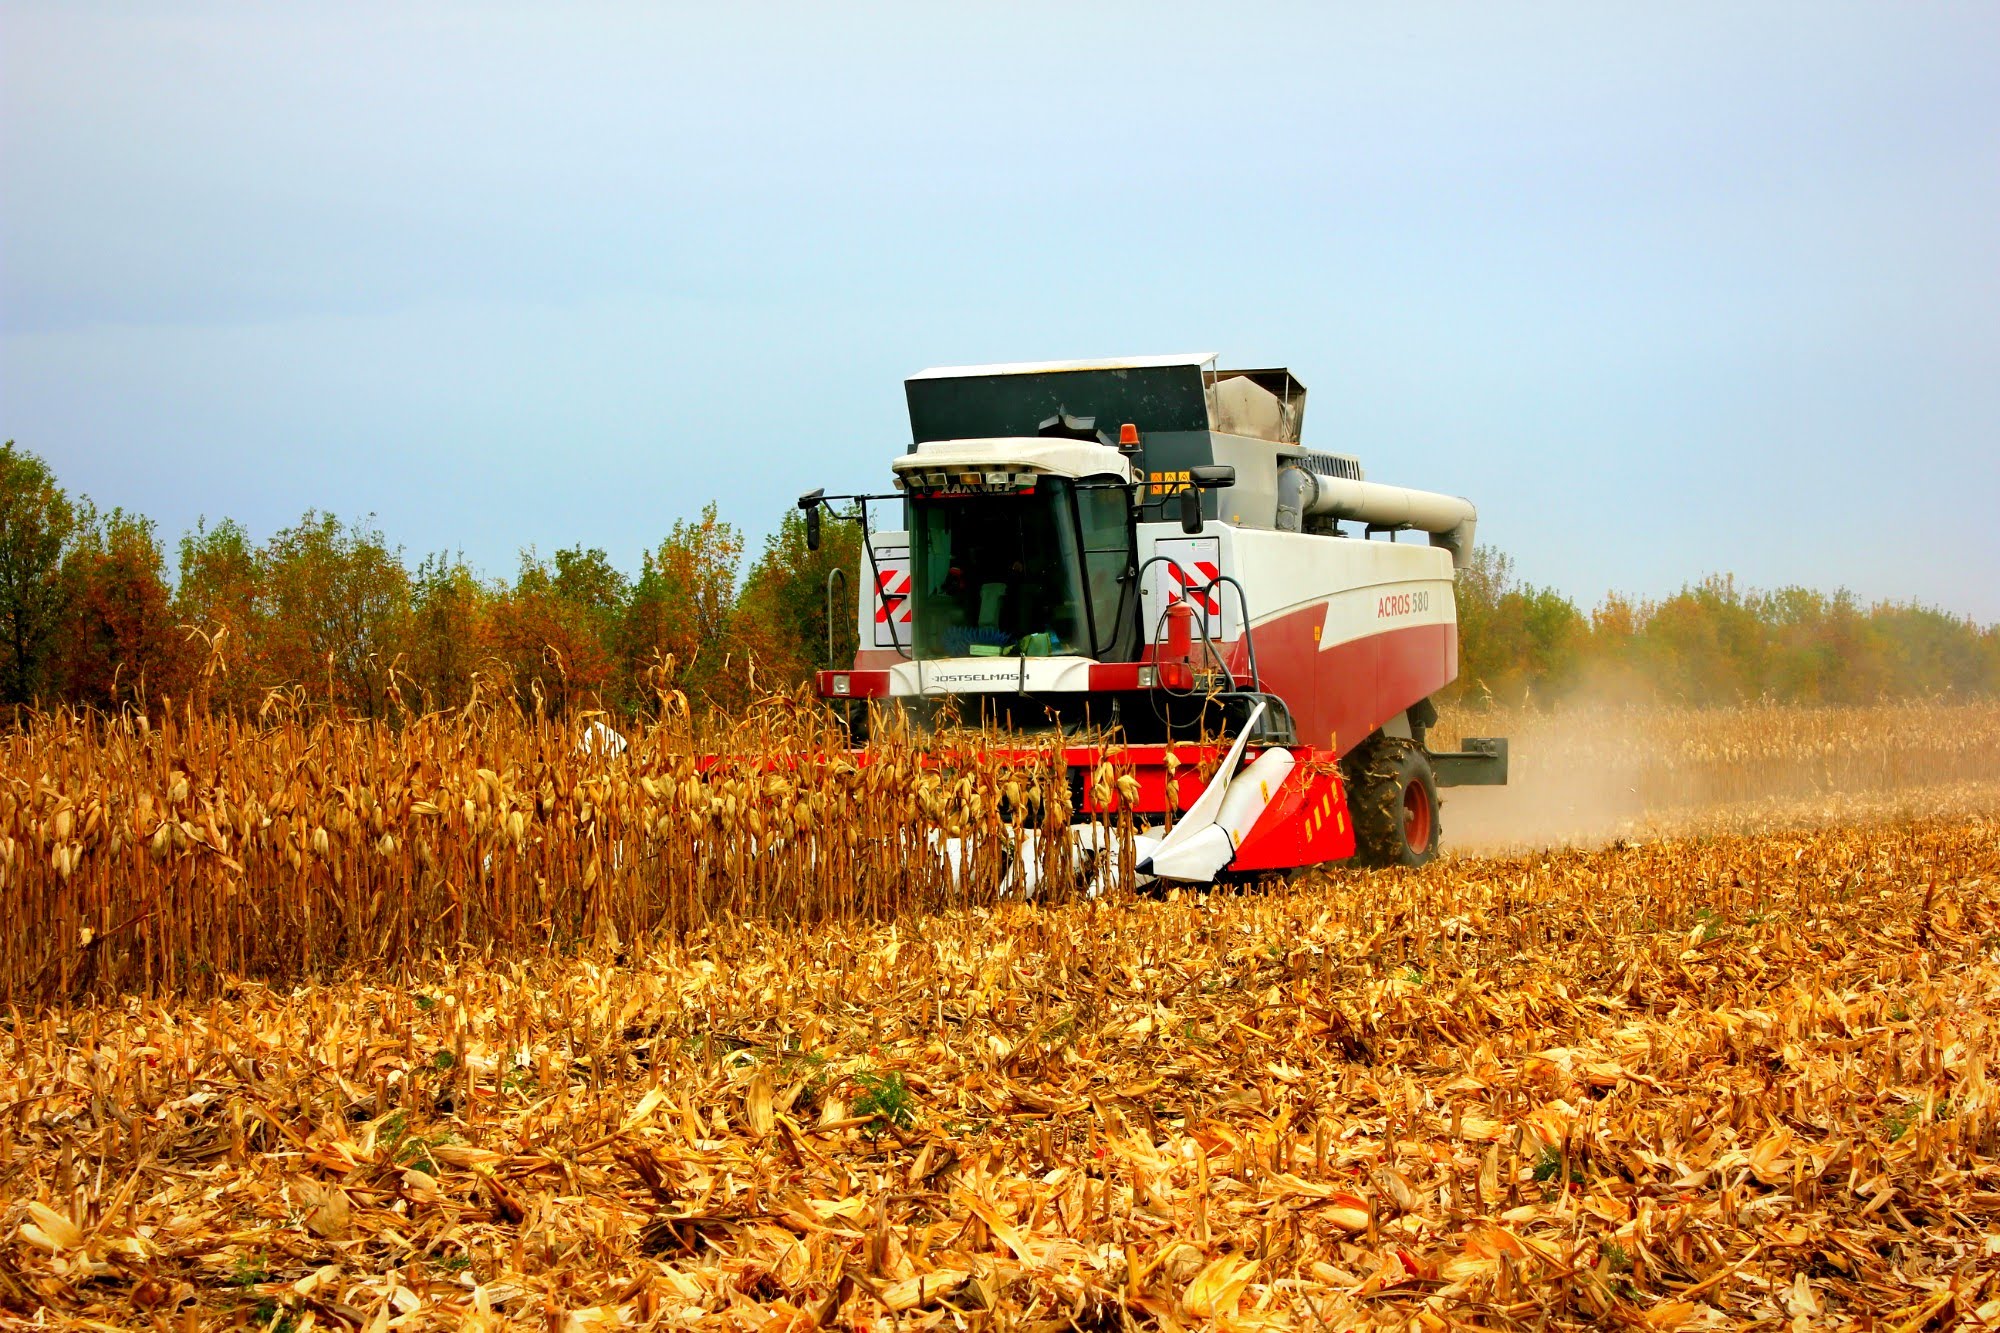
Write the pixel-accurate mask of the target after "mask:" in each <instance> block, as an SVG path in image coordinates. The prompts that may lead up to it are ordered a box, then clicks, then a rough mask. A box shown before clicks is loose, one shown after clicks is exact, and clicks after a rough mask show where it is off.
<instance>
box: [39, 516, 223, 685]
mask: <svg viewBox="0 0 2000 1333" xmlns="http://www.w3.org/2000/svg"><path fill="white" fill-rule="evenodd" d="M62 577H63V583H64V587H65V598H66V605H67V607H68V612H67V614H66V615H65V616H64V618H63V626H62V630H61V633H60V636H59V643H60V647H59V650H58V654H57V656H58V660H59V667H60V677H61V680H62V694H63V697H64V698H65V699H67V700H69V701H70V702H72V703H81V704H87V705H90V706H92V707H96V708H103V709H107V710H108V709H115V708H117V707H119V706H121V705H123V704H126V703H140V704H142V705H147V706H149V707H151V708H153V709H155V710H157V709H158V708H159V707H160V705H161V704H162V703H163V702H164V701H165V700H166V699H167V698H169V697H171V696H174V695H178V694H179V693H180V692H181V689H182V686H183V685H184V683H185V682H186V681H187V679H188V677H189V676H190V674H191V672H192V666H193V663H192V654H191V652H190V650H189V645H188V642H187V636H186V635H185V634H184V633H182V632H181V631H180V630H179V629H178V628H177V627H176V625H175V623H174V617H173V607H172V596H173V595H172V592H171V590H170V589H169V587H168V584H167V569H166V557H165V553H164V552H163V551H162V550H161V549H160V543H159V539H158V537H157V536H156V535H155V533H154V528H153V524H152V521H151V520H150V519H145V518H139V517H135V516H133V515H130V514H126V513H125V512H124V511H122V510H117V509H114V510H112V511H111V513H109V514H108V515H104V516H102V517H99V516H97V515H95V514H91V515H88V516H87V517H86V519H85V521H84V522H82V523H81V524H79V525H78V531H77V537H76V540H75V541H74V542H73V543H72V545H71V548H70V551H69V553H68V554H67V555H66V556H65V557H64V560H63V569H62Z"/></svg>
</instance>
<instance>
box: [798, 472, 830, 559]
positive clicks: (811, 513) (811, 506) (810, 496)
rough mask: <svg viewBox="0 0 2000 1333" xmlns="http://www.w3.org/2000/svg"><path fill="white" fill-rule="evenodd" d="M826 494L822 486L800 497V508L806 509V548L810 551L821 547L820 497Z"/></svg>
mask: <svg viewBox="0 0 2000 1333" xmlns="http://www.w3.org/2000/svg"><path fill="white" fill-rule="evenodd" d="M825 494H826V488H825V487H824V486H822V487H820V488H819V489H818V490H816V491H810V492H808V493H806V494H805V495H801V496H800V497H799V508H800V509H802V510H804V511H805V516H806V549H807V550H808V551H817V550H818V549H819V502H820V497H821V496H823V495H825Z"/></svg>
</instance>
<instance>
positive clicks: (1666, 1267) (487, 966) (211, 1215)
mask: <svg viewBox="0 0 2000 1333" xmlns="http://www.w3.org/2000/svg"><path fill="white" fill-rule="evenodd" d="M1996 832H2000V829H1996V826H1995V824H1994V823H1993V822H1991V821H1989V820H1975V821H1970V822H1965V823H1959V822H1951V823H1946V822H1932V823H1924V824H1913V825H1904V826H1892V827H1885V828H1878V829H1867V830H1821V831H1815V832H1810V833H1796V834H1784V835H1772V836H1768V837H1762V838H1744V839H1735V838H1731V839H1715V840H1701V841H1690V842H1663V843H1656V844H1651V845H1646V846H1637V847H1632V846H1624V847H1614V848H1609V849H1605V850H1601V851H1593V852H1582V851H1565V852H1561V853H1556V854H1552V855H1546V856H1536V857H1529V858H1521V859H1515V860H1499V861H1491V862H1476V861H1466V860H1457V861H1451V862H1443V863H1438V864H1435V865H1433V866H1431V867H1428V868H1427V869H1425V870H1424V871H1421V872H1415V873H1406V872H1395V873H1385V874H1379V875H1374V876H1364V875H1358V874H1349V873H1344V872H1343V873H1337V874H1333V875H1330V876H1326V877H1322V878H1318V879H1315V880H1312V881H1308V882H1302V883H1300V884H1298V885H1295V886H1293V887H1292V888H1291V889H1289V890H1287V891H1285V892H1282V893H1276V894H1272V895H1269V896H1250V897H1237V896H1228V895H1221V894H1217V895H1210V896H1187V897H1178V898H1175V899H1172V900H1169V901H1165V902H1116V903H1112V902H1106V903H1088V902H1083V903H1074V904H1070V905H1066V906H1058V907H1039V906H1023V905H1019V904H1003V905H1000V906H998V907H992V908H983V907H981V908H970V909H963V910H956V911H952V912H948V913H944V914H940V915H934V916H920V917H915V918H911V919H908V920H904V921H899V922H886V923H884V922H864V921H845V922H829V923H826V924H823V925H821V926H819V927H817V928H815V929H813V930H811V931H796V930H786V929H780V928H777V927H773V926H769V925H765V924H759V923H748V924H741V923H739V924H729V923H723V922H717V923H713V924H711V925H710V926H709V927H707V928H705V929H703V930H701V931H698V932H696V933H695V934H693V935H692V936H690V937H689V938H687V939H686V940H685V941H683V942H680V943H673V944H667V945H663V946H661V947H660V948H659V949H658V950H657V951H655V952H653V953H651V954H649V955H646V956H643V957H637V958H634V959H633V960H632V962H631V963H630V965H629V966H613V965H608V964H606V963H603V962H599V961H593V960H591V959H589V958H579V959H569V960H561V959H536V960H521V961H506V962H498V961H494V962H487V961H474V962H472V963H469V964H467V965H465V966H462V967H458V968H454V969H446V968H438V969H435V970H433V971H427V972H424V973H422V974H419V975H414V976H410V977H406V978H404V979H403V980H402V981H400V982H397V983H393V984H392V983H391V982H390V981H389V980H387V979H385V978H383V977H380V976H376V977H370V978H361V979H350V980H345V981H341V982H339V983H336V984H331V985H326V986H321V987H315V988H306V989H300V990H296V991H286V990H277V989H271V988H267V987H266V986H264V985H262V984H257V983H247V984H242V985H237V986H233V987H231V988H230V990H229V991H228V993H226V994H225V995H222V996H220V997H218V998H214V999H210V1000H207V1001H188V1002H169V1001H160V1000H146V999H138V998H133V999H129V1000H126V1001H123V1002H119V1003H112V1004H107V1005H104V1006H101V1007H97V1008H84V1009H51V1010H46V1011H43V1012H40V1013H34V1014H16V1015H14V1016H13V1017H12V1018H11V1019H10V1020H9V1022H8V1024H7V1030H6V1032H5V1034H4V1035H0V1152H4V1153H5V1158H4V1162H0V1197H5V1198H7V1199H8V1200H10V1202H8V1203H7V1204H6V1205H4V1208H0V1308H4V1309H10V1310H13V1311H15V1312H17V1313H18V1314H20V1315H23V1316H27V1315H28V1314H29V1313H30V1312H31V1311H35V1310H37V1309H43V1310H46V1311H47V1312H48V1317H50V1318H51V1320H52V1321H53V1322H57V1323H65V1322H66V1323H69V1324H71V1325H72V1326H82V1325H84V1324H85V1322H86V1321H99V1322H98V1323H96V1324H93V1325H92V1326H103V1325H113V1326H130V1325H139V1326H148V1325H151V1326H160V1327H166V1326H172V1327H176V1328H180V1327H217V1326H224V1325H226V1324H228V1323H230V1322H232V1321H247V1320H251V1319H254V1320H256V1321H257V1322H258V1323H259V1324H260V1326H266V1327H279V1326H282V1327H290V1328H293V1329H299V1328H303V1327H305V1326H306V1325H307V1323H308V1322H309V1321H310V1322H312V1323H313V1324H315V1325H316V1326H318V1327H357V1326H371V1327H380V1326H383V1324H385V1323H386V1322H388V1321H389V1320H392V1319H397V1318H401V1319H403V1320H404V1321H406V1322H405V1323H404V1324H403V1325H402V1326H405V1327H497V1326H518V1327H536V1328H543V1327H570V1328H588V1327H595V1326H607V1327H608V1326H615V1325H617V1324H619V1323H621V1322H623V1323H631V1324H641V1325H644V1324H648V1323H652V1324H655V1325H658V1326H674V1325H682V1324H695V1323H705V1324H709V1325H712V1326H715V1327H725V1326H726V1327H743V1328H760V1327H761V1328H771V1329H787V1330H789V1329H804V1328H806V1327H809V1326H811V1325H812V1324H813V1323H815V1322H819V1323H832V1322H834V1321H835V1320H838V1321H839V1322H840V1323H842V1324H843V1325H850V1326H855V1327H876V1328H881V1329H885V1330H886V1329H889V1328H892V1327H899V1328H928V1327H945V1326H950V1327H960V1326H968V1325H972V1324H990V1325H991V1326H995V1327H1027V1328H1040V1329H1047V1330H1050V1331H1051V1333H1053V1330H1056V1329H1061V1328H1068V1327H1072V1326H1081V1327H1114V1326H1118V1324H1119V1323H1120V1321H1122V1320H1123V1319H1126V1318H1129V1319H1130V1320H1132V1321H1134V1322H1136V1323H1138V1324H1141V1325H1147V1326H1157V1327H1160V1328H1168V1329H1171V1328H1175V1327H1179V1326H1186V1325H1197V1324H1208V1323H1213V1324H1215V1325H1218V1326H1223V1327H1233V1326H1271V1327H1292V1326H1298V1327H1320V1326H1332V1327H1375V1326H1382V1327H1399V1326H1404V1325H1405V1324H1407V1323H1409V1321H1412V1320H1416V1321H1418V1326H1421V1327H1427V1328H1445V1327H1452V1326H1457V1327H1487V1328H1496V1329H1503V1328H1504V1329H1515V1328H1533V1327H1554V1328H1580V1327H1599V1326H1627V1327H1636V1328H1676V1327H1683V1328H1703V1327H1717V1328H1721V1327H1742V1326H1747V1325H1749V1324H1752V1323H1755V1324H1757V1325H1759V1326H1765V1327H1777V1326H1788V1327H1792V1328H1897V1329H1907V1330H1917V1329H1925V1328H1946V1327H1953V1326H1966V1327H1973V1326H1983V1325H1976V1324H1974V1323H1972V1322H1971V1321H1973V1320H1975V1319H1978V1320H1986V1321H1993V1320H1995V1319H2000V1239H1996V1234H2000V1159H1996V1156H1995V1152H1996V1148H2000V1109H1996V1104H1995V1092H1994V1085H1993V1081H1992V1071H1991V1069H1990V1067H1989V1066H1990V1063H1991V1058H1992V1057H1991V1052H1992V1051H1993V1050H1994V1038H1995V1035H1996V1022H1997V1021H2000V999H1997V998H1996V996H2000V897H1996V884H2000V843H1997V842H1996Z"/></svg>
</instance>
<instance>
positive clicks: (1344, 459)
mask: <svg viewBox="0 0 2000 1333" xmlns="http://www.w3.org/2000/svg"><path fill="white" fill-rule="evenodd" d="M1297 461H1298V462H1300V463H1303V464H1304V465H1305V468H1306V470H1307V471H1308V472H1316V473H1318V474H1319V475H1320V476H1322V477H1345V478H1346V479H1347V480H1349V481H1360V480H1362V476H1361V460H1360V459H1358V458H1350V457H1349V456H1348V455H1346V454H1320V453H1305V454H1301V455H1299V457H1298V460H1297Z"/></svg>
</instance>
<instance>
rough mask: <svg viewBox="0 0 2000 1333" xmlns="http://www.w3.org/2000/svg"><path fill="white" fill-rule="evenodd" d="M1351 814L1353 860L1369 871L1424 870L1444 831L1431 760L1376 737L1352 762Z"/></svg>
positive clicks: (1409, 744) (1405, 744) (1395, 740)
mask: <svg viewBox="0 0 2000 1333" xmlns="http://www.w3.org/2000/svg"><path fill="white" fill-rule="evenodd" d="M1347 768H1348V775H1347V776H1348V789H1347V808H1348V811H1349V812H1350V813H1351V814H1352V815H1353V817H1354V858H1355V860H1356V861H1358V862H1360V863H1361V864H1362V865H1369V866H1420V865H1424V864H1425V863H1427V862H1429V861H1430V860H1431V859H1432V858H1434V857H1435V856H1436V855H1437V850H1438V841H1439V838H1440V837H1441V836H1442V835H1443V833H1444V825H1443V823H1442V822H1441V821H1440V820H1439V818H1438V792H1437V780H1436V778H1434V777H1433V776H1432V774H1431V761H1430V756H1429V755H1427V754H1425V753H1424V751H1423V748H1422V747H1421V746H1419V745H1418V744H1417V743H1416V742H1414V741H1408V740H1403V739H1402V738H1400V737H1396V736H1378V737H1376V738H1375V740H1374V741H1372V742H1370V743H1369V744H1368V745H1367V746H1365V747H1363V749H1362V750H1361V751H1360V752H1358V753H1356V754H1354V755H1351V756H1349V760H1348V765H1347Z"/></svg>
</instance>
